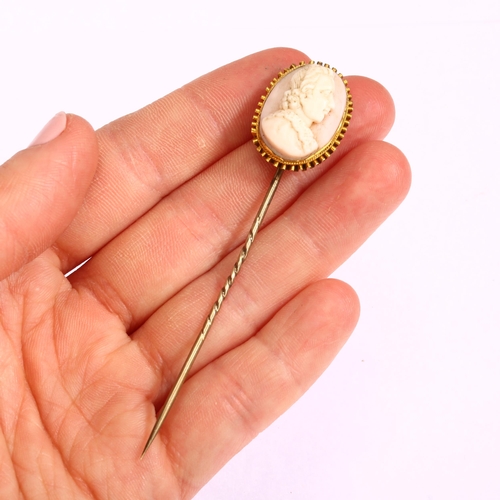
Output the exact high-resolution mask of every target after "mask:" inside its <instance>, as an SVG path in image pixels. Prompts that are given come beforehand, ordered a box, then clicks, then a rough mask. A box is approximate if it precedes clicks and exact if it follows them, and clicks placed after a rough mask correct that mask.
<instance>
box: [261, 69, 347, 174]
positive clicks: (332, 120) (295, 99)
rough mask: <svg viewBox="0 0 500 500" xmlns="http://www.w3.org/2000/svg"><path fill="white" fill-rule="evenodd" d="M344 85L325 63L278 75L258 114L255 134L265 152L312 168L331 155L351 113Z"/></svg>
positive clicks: (293, 166) (293, 164)
mask: <svg viewBox="0 0 500 500" xmlns="http://www.w3.org/2000/svg"><path fill="white" fill-rule="evenodd" d="M346 83H347V82H345V81H344V80H343V79H342V75H339V74H337V72H336V71H334V70H333V69H331V68H330V67H329V66H323V65H322V64H321V63H318V64H314V63H310V64H304V63H301V64H300V65H299V66H292V67H291V68H290V69H289V70H287V71H285V72H283V73H280V77H279V78H278V79H275V80H274V81H273V82H272V83H271V88H270V89H268V93H267V95H266V96H265V97H264V100H263V102H262V103H260V108H259V109H257V110H256V116H255V117H254V119H255V120H254V123H253V126H254V128H253V129H252V132H253V133H254V142H255V143H256V144H257V147H258V148H259V149H260V150H261V154H262V155H263V156H265V157H266V159H267V160H268V161H271V160H274V162H273V163H275V164H276V166H278V165H277V164H280V166H281V168H288V169H291V170H296V169H301V170H303V169H304V168H310V167H312V166H314V165H316V164H318V163H320V162H321V161H322V160H324V159H325V157H327V156H329V154H330V153H331V152H332V151H333V150H334V149H335V147H336V146H337V145H338V143H339V141H340V139H341V138H342V137H343V133H344V132H345V127H347V124H348V121H349V119H350V111H352V102H351V97H350V95H349V89H348V88H347V87H346ZM325 155H326V156H325Z"/></svg>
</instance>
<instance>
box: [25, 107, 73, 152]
mask: <svg viewBox="0 0 500 500" xmlns="http://www.w3.org/2000/svg"><path fill="white" fill-rule="evenodd" d="M65 128H66V113H64V111H61V112H60V113H57V115H56V116H54V118H52V119H51V120H50V121H49V123H47V125H45V127H43V128H42V130H40V132H39V133H38V135H37V136H36V137H35V138H34V139H33V141H32V142H31V144H30V146H38V145H40V144H45V143H46V142H49V141H51V140H52V139H55V138H56V137H58V136H59V135H61V133H62V132H63V130H64V129H65Z"/></svg>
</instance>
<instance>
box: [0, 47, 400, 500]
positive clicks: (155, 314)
mask: <svg viewBox="0 0 500 500" xmlns="http://www.w3.org/2000/svg"><path fill="white" fill-rule="evenodd" d="M298 59H300V56H297V55H296V54H293V55H292V54H290V53H289V52H288V51H284V50H281V51H270V52H267V53H264V54H259V55H256V56H253V57H250V58H247V59H245V60H243V61H241V62H238V63H235V64H234V65H232V66H230V67H227V68H223V69H221V70H219V72H218V73H215V74H213V75H211V76H207V77H205V78H204V79H201V80H199V81H197V82H194V83H193V84H191V86H189V87H187V88H185V89H183V90H182V91H180V92H179V93H177V94H174V95H173V96H167V97H166V98H164V99H162V100H161V101H159V102H157V103H154V104H152V105H151V106H149V107H148V108H146V109H145V110H142V111H140V112H138V113H136V114H134V115H131V116H129V117H125V118H123V119H121V120H119V121H117V122H115V123H113V124H111V125H110V126H108V127H105V128H104V129H103V130H101V131H100V132H99V133H98V140H99V146H100V159H99V166H98V171H97V175H96V177H95V179H94V181H93V184H92V185H91V187H90V190H89V192H88V193H87V196H86V198H85V201H84V204H83V205H82V207H81V209H80V211H79V212H78V214H77V215H76V217H75V218H74V220H73V221H72V222H71V224H70V225H69V227H68V228H67V230H66V231H65V232H64V233H63V234H62V235H61V236H60V237H59V238H58V239H57V241H56V242H55V244H54V245H53V246H52V248H51V249H49V250H46V251H45V252H44V253H43V254H42V255H41V256H39V257H38V258H37V259H35V260H33V261H31V262H30V263H28V264H26V265H25V266H24V267H23V268H21V270H20V271H18V272H16V273H14V274H12V275H11V276H10V277H9V278H7V279H5V280H4V281H2V282H0V318H1V322H0V353H1V354H0V375H1V380H2V384H1V389H0V405H1V408H2V410H1V414H0V419H1V420H0V422H1V427H2V431H3V434H4V437H5V440H4V441H3V443H2V445H1V446H0V462H1V463H8V464H10V465H9V467H8V468H7V469H5V470H6V471H7V477H9V479H10V480H11V481H10V482H9V481H7V482H6V483H5V484H7V485H8V486H6V487H5V488H10V489H5V488H4V490H3V491H2V489H1V488H2V483H1V482H0V497H1V496H2V494H4V492H5V495H6V498H11V497H12V498H14V496H15V495H17V494H18V492H19V491H22V492H23V493H24V494H25V495H26V496H27V497H30V496H35V494H39V495H40V496H43V494H44V492H48V491H51V493H50V494H46V496H47V497H48V498H73V497H75V498H79V497H80V496H81V497H82V498H85V497H86V496H95V497H96V498H148V497H150V496H154V497H155V498H190V497H191V496H192V495H193V494H194V493H196V491H198V489H199V488H201V487H202V485H203V484H204V483H205V482H206V481H207V480H208V479H209V478H210V477H211V476H212V475H213V474H214V473H215V472H216V471H217V470H218V469H219V468H220V467H221V466H222V465H223V464H224V463H225V462H226V461H227V460H228V459H229V458H230V457H231V456H233V455H234V454H235V453H237V452H238V450H239V449H241V448H242V447H243V446H244V445H245V444H246V443H248V442H249V441H250V440H251V439H252V438H253V437H254V436H255V435H256V434H257V433H258V432H260V431H261V430H262V429H264V428H265V427H266V426H267V425H269V423H270V422H272V421H273V420H274V419H275V418H277V416H279V415H280V414H281V413H282V412H283V411H285V410H286V408H287V407H288V406H290V404H292V403H293V401H295V400H296V399H297V398H298V397H300V395H301V394H302V393H303V392H304V391H305V390H306V389H307V387H308V386H309V385H310V384H311V383H312V382H313V381H314V379H315V378H317V376H319V374H320V373H321V371H322V370H323V369H324V368H325V367H326V366H327V365H328V363H329V362H330V361H331V359H332V358H333V357H334V356H335V354H336V352H337V351H338V350H339V349H340V347H341V346H342V344H343V342H344V341H345V339H346V337H347V335H348V334H349V332H350V331H351V330H352V328H353V326H354V324H355V321H356V317H357V302H356V298H355V295H354V294H353V292H352V291H351V290H350V288H348V287H347V286H346V285H344V284H342V283H340V282H336V281H318V280H319V279H320V278H322V277H324V276H327V275H328V274H329V273H331V271H332V270H333V269H334V268H335V267H336V266H338V265H339V264H340V263H341V262H342V261H343V260H345V259H346V258H347V257H348V256H349V255H350V254H351V253H352V252H353V251H354V250H355V249H356V248H357V247H358V246H359V245H360V244H361V243H362V242H363V240H364V239H366V237H367V236H368V235H369V234H370V233H371V232H372V231H373V230H374V229H375V227H376V226H377V225H378V224H380V223H381V222H382V221H383V220H384V218H385V217H387V215H388V214H389V213H390V212H391V211H392V210H393V209H394V208H395V207H396V206H397V204H398V203H399V202H400V201H401V199H402V198H403V197H404V194H405V192H406V190H407V187H408V171H407V167H406V163H405V162H404V159H403V158H402V157H401V155H400V154H399V153H398V152H397V151H396V150H394V149H393V148H391V147H389V146H386V145H383V144H382V143H369V142H367V141H369V140H371V139H378V138H381V137H382V136H383V135H384V134H385V133H386V132H387V130H388V129H389V127H390V125H391V123H392V109H391V107H390V101H389V98H388V97H387V95H386V94H385V92H384V91H383V90H382V89H381V88H380V87H379V86H377V85H376V84H374V83H373V82H370V81H367V80H364V79H352V80H351V81H350V83H351V88H352V90H353V96H354V99H355V113H356V112H357V114H355V118H353V122H352V126H351V129H352V130H350V131H349V134H348V136H347V137H346V141H345V144H343V145H342V148H343V149H342V151H339V152H338V154H337V157H336V158H335V159H334V161H336V162H337V165H336V167H335V172H334V171H333V170H332V169H331V168H330V167H331V165H332V164H333V162H330V167H329V166H328V165H325V166H322V167H320V168H318V169H316V171H311V172H307V173H306V174H305V175H304V174H289V175H286V176H285V178H284V179H283V181H282V186H281V187H280V190H279V191H278V194H277V196H276V199H275V201H274V203H273V206H272V208H271V209H270V212H269V214H268V219H267V222H268V227H267V228H265V229H264V230H263V231H262V232H261V233H260V234H259V238H258V242H257V244H256V246H255V248H254V250H253V251H252V254H251V257H250V259H249V261H248V262H247V264H245V268H244V270H243V272H242V273H241V276H239V278H238V280H237V284H236V285H235V287H234V288H233V289H232V292H231V294H230V299H229V300H228V301H227V304H225V305H224V307H223V309H222V311H221V313H220V315H219V316H218V318H217V321H216V323H215V325H214V328H213V330H212V333H211V334H210V337H209V340H208V341H207V343H206V345H205V347H204V349H203V350H202V352H201V354H200V356H199V358H198V359H197V361H196V363H195V366H194V369H193V370H192V372H191V376H190V378H189V380H188V381H187V382H186V384H185V386H184V388H183V390H182V392H181V395H180V396H179V399H178V401H177V403H176V405H175V407H174V409H173V411H172V413H171V414H170V415H169V418H168V420H167V421H166V424H165V426H164V428H163V429H162V431H161V433H160V438H159V439H158V442H155V443H154V444H153V446H152V447H151V449H150V451H149V452H148V454H147V455H146V456H145V458H144V459H143V460H142V461H139V456H140V453H141V451H142V447H143V446H144V443H145V439H146V438H147V435H148V433H149V431H150V429H151V427H152V424H153V423H154V418H155V409H156V410H158V408H159V407H160V405H161V403H162V402H163V400H164V398H165V396H166V393H167V391H168V388H169V387H170V385H171V383H172V381H173V379H174V377H175V375H176V374H177V371H178V370H179V368H180V365H181V363H182V360H183V358H184V356H185V355H186V353H187V350H188V349H189V346H190V343H191V341H192V339H193V337H194V335H195V334H196V333H197V331H198V329H199V328H200V325H201V324H202V322H203V319H204V316H205V315H206V313H207V312H208V310H209V308H210V306H211V301H212V300H213V299H214V298H215V296H216V294H217V291H218V289H219V288H220V286H221V285H222V283H223V281H224V279H225V277H226V275H227V273H228V272H229V270H230V268H231V266H232V263H233V261H234V259H235V252H237V247H238V245H239V244H241V242H242V241H243V239H244V236H245V232H246V230H247V229H248V227H249V224H250V221H251V219H252V217H253V214H254V212H255V210H256V208H257V207H258V205H259V203H260V199H261V197H262V195H263V193H264V190H265V187H266V186H267V184H268V182H269V180H270V178H271V177H272V175H273V172H272V169H271V167H268V166H266V164H265V163H264V164H262V163H263V162H262V160H261V159H260V158H259V157H258V154H256V153H255V151H254V150H253V147H252V145H251V144H248V127H249V121H250V118H251V116H252V111H253V109H252V108H253V107H254V106H255V103H256V101H257V100H258V97H259V95H260V93H261V91H262V88H263V87H265V86H266V84H267V83H268V80H269V79H270V78H272V77H273V76H274V74H275V73H277V71H278V70H279V69H281V68H282V67H286V66H288V65H289V64H290V63H291V62H297V60H298ZM266 65H267V66H272V67H273V69H272V70H271V71H270V70H269V69H265V67H266ZM249 71H252V72H253V75H254V77H255V78H254V83H252V84H251V85H252V86H251V88H249V87H248V85H249V83H248V79H247V75H246V74H245V73H246V72H249ZM220 82H223V84H221V83H220ZM222 87H224V88H223V90H224V92H222V93H221V88H222ZM221 95H222V96H223V98H222V101H221V100H220V99H221V97H220V96H221ZM216 99H218V101H216ZM224 99H225V100H226V101H227V102H224ZM356 99H357V100H356ZM215 103H216V104H215ZM358 109H359V111H358ZM374 110H378V111H376V112H374ZM194 111H196V112H197V113H196V114H194ZM167 112H168V116H167ZM190 112H191V114H189V113H190ZM183 113H185V114H183ZM349 150H352V151H350V152H349ZM347 152H349V154H346V153H347ZM242 165H243V166H244V167H242ZM243 168H244V170H243ZM320 176H321V182H316V180H317V179H318V178H319V177H320ZM91 255H92V256H93V258H92V259H91V260H90V261H89V262H88V263H87V264H86V265H85V266H83V267H82V268H81V269H80V270H78V271H76V272H75V273H74V274H72V275H70V276H69V277H68V278H66V277H65V276H64V272H67V271H68V270H69V269H71V268H72V267H73V266H74V265H75V264H77V263H78V262H81V261H83V260H85V259H86V258H88V257H89V256H91ZM312 332H314V333H313V334H312ZM207 430H208V432H207ZM9 457H10V458H9ZM4 477H6V475H5V474H4ZM7 493H8V495H7ZM2 498H3V497H2Z"/></svg>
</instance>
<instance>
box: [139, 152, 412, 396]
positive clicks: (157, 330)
mask: <svg viewBox="0 0 500 500" xmlns="http://www.w3.org/2000/svg"><path fill="white" fill-rule="evenodd" d="M290 175H293V174H290ZM409 184H410V171H409V166H408V162H407V161H406V158H405V157H404V156H403V155H402V154H401V153H400V152H399V150H397V149H396V148H394V147H393V146H390V145H389V144H386V143H383V142H372V143H365V144H363V145H361V146H358V147H357V148H356V149H354V150H353V151H351V152H350V153H349V154H348V155H346V156H345V157H344V158H343V159H342V160H341V161H340V162H339V163H338V164H337V165H336V168H335V169H333V170H330V171H328V172H327V173H326V174H325V175H324V176H322V177H321V178H320V179H318V181H317V182H315V183H314V184H313V185H312V186H311V187H309V188H308V189H307V191H305V192H304V193H303V194H302V195H301V196H300V198H299V199H298V200H297V201H296V202H295V203H294V204H293V205H292V206H291V207H290V208H289V209H287V210H286V211H285V212H284V213H283V214H282V215H281V216H280V217H278V218H277V219H276V220H275V221H274V222H273V223H272V224H270V225H269V226H267V227H266V228H265V229H264V230H263V231H262V232H260V233H259V234H258V236H257V239H256V242H255V245H254V247H253V248H252V252H251V253H250V256H249V258H248V260H247V261H246V263H245V265H244V268H243V269H242V271H241V273H240V274H239V275H238V278H237V280H236V282H235V284H234V286H233V287H232V288H231V292H230V294H229V296H228V298H227V300H226V301H225V302H224V304H223V307H222V308H221V311H220V313H219V314H218V316H217V318H216V319H215V321H214V325H213V327H212V330H211V332H210V338H212V341H211V342H207V343H206V345H205V346H204V347H203V349H202V351H201V352H200V354H199V356H198V358H197V360H196V362H195V365H194V367H193V370H194V371H196V370H198V369H200V368H201V367H203V366H205V365H206V364H207V363H209V362H210V361H212V360H213V359H215V358H217V357H218V356H220V355H221V354H222V353H224V352H227V351H228V350H230V349H232V348H234V347H235V346H237V345H238V344H239V343H241V342H243V341H245V340H246V339H248V338H249V337H250V336H251V335H253V334H254V333H255V332H256V331H258V329H259V328H261V327H262V325H263V324H265V323H266V322H267V321H268V320H269V318H270V317H272V316H273V314H275V313H276V311H277V310H278V309H279V308H280V307H282V306H283V304H284V303H286V302H287V301H288V300H290V298H291V297H293V296H294V295H295V294H296V293H298V292H299V291H300V290H301V289H302V288H303V287H305V286H307V285H308V284H310V283H313V282H314V281H316V280H318V279H320V278H323V277H326V276H328V275H330V274H331V273H332V272H333V271H334V270H335V269H336V268H337V267H338V266H339V265H341V264H342V263H343V262H344V261H345V260H346V259H347V258H348V257H349V256H350V255H351V254H352V253H353V252H354V251H355V250H356V249H357V248H358V247H359V246H360V245H361V244H362V243H363V242H364V241H365V240H366V239H367V238H368V237H369V235H370V234H371V233H372V232H373V231H374V230H375V229H376V228H377V227H378V226H379V225H380V224H381V223H382V222H383V221H384V220H385V219H386V218H387V217H388V216H389V214H390V213H392V211H393V210H394V209H395V208H396V207H397V206H398V205H399V203H400V202H401V201H402V200H403V198H404V197H405V195H406V193H407V191H408V188H409ZM238 252H239V250H236V251H235V252H233V253H232V254H230V255H229V256H228V257H226V258H225V259H224V260H223V261H222V262H221V263H220V264H218V265H217V266H215V267H214V268H213V269H212V270H210V271H209V272H208V273H206V274H205V275H203V276H202V277H200V278H198V279H196V280H195V281H193V282H192V283H191V284H190V285H188V286H187V287H185V288H184V289H183V290H182V291H181V292H179V293H178V294H176V295H175V296H174V297H173V298H172V299H170V300H169V301H167V302H166V304H165V305H164V306H162V307H161V308H160V309H159V310H158V311H157V312H156V313H155V314H154V315H153V316H152V317H151V318H150V319H149V320H148V321H147V322H146V323H145V324H144V325H143V326H142V327H141V328H139V329H138V330H137V332H135V333H134V334H133V336H132V338H133V339H134V340H136V341H137V342H139V343H140V345H141V348H142V350H143V351H144V352H145V353H147V354H148V355H149V357H150V359H151V363H152V364H154V365H155V367H156V368H155V369H156V370H157V372H158V374H159V376H160V377H161V384H160V385H159V386H158V399H157V400H156V403H158V404H160V403H161V402H162V401H163V399H164V397H165V393H166V391H167V390H168V388H169V387H171V384H172V383H173V379H174V377H175V376H176V375H177V373H178V371H179V370H180V367H181V365H182V362H183V359H184V358H185V356H186V355H187V352H188V350H189V348H190V346H191V343H192V342H193V339H194V337H195V335H196V334H197V333H198V331H199V330H200V328H201V325H202V324H203V321H204V319H205V317H206V315H207V314H208V312H209V310H210V308H211V305H212V304H213V301H215V299H216V297H217V296H218V293H219V291H220V289H221V287H222V285H223V283H224V281H225V279H226V277H227V275H228V274H229V273H230V271H231V269H232V266H233V264H234V262H235V260H236V256H237V253H238Z"/></svg>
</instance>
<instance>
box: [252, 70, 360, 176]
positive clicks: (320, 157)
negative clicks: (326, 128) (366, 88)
mask: <svg viewBox="0 0 500 500" xmlns="http://www.w3.org/2000/svg"><path fill="white" fill-rule="evenodd" d="M306 64H318V65H320V66H324V67H325V68H330V69H331V70H332V71H334V72H335V73H336V74H337V75H338V76H339V77H340V79H341V80H342V82H343V83H344V86H345V91H346V105H345V109H344V113H343V115H342V119H341V121H340V124H339V126H338V127H337V130H336V131H335V134H334V135H333V136H332V138H331V139H330V141H329V142H328V143H327V144H326V145H325V146H323V147H322V148H321V149H319V150H318V151H316V152H315V153H313V154H312V155H310V156H308V157H307V158H303V159H300V160H287V159H285V158H282V157H280V156H279V155H277V154H276V153H275V152H274V151H272V150H271V149H270V148H269V147H268V146H267V145H266V143H265V142H264V140H263V139H262V137H261V134H260V115H261V113H262V109H263V107H264V104H265V103H266V100H267V98H268V97H269V94H270V93H271V91H272V90H273V89H274V87H275V86H276V84H277V83H278V82H279V81H280V80H281V79H282V78H284V77H285V76H286V75H288V74H289V73H290V72H291V71H294V70H296V69H297V68H300V67H301V66H305V65H306ZM351 117H352V96H351V92H350V88H349V87H348V86H347V80H345V79H344V77H343V76H342V74H341V73H338V72H337V70H336V69H335V68H332V67H331V66H330V65H328V64H323V63H321V62H314V61H310V62H309V63H305V62H304V61H302V62H300V63H299V64H292V65H291V66H290V67H289V68H287V69H284V70H283V71H280V72H279V74H278V76H277V77H276V78H274V80H273V81H272V82H271V83H270V84H269V87H267V88H266V95H264V96H261V100H260V102H259V104H258V107H257V109H256V110H255V115H254V116H253V119H252V138H253V139H252V141H253V143H254V144H255V146H256V147H257V151H259V153H260V154H261V156H262V157H263V158H264V159H265V160H266V161H267V162H269V163H271V164H272V165H274V166H275V167H276V168H281V169H283V170H294V171H296V170H308V169H310V168H313V167H315V166H316V165H319V164H320V163H321V162H323V161H325V160H326V159H327V158H328V157H329V156H330V155H331V154H332V153H333V152H334V151H335V150H336V149H337V147H338V145H339V144H340V141H341V140H342V139H343V138H344V134H345V133H346V131H347V127H348V126H349V121H350V119H351Z"/></svg>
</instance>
